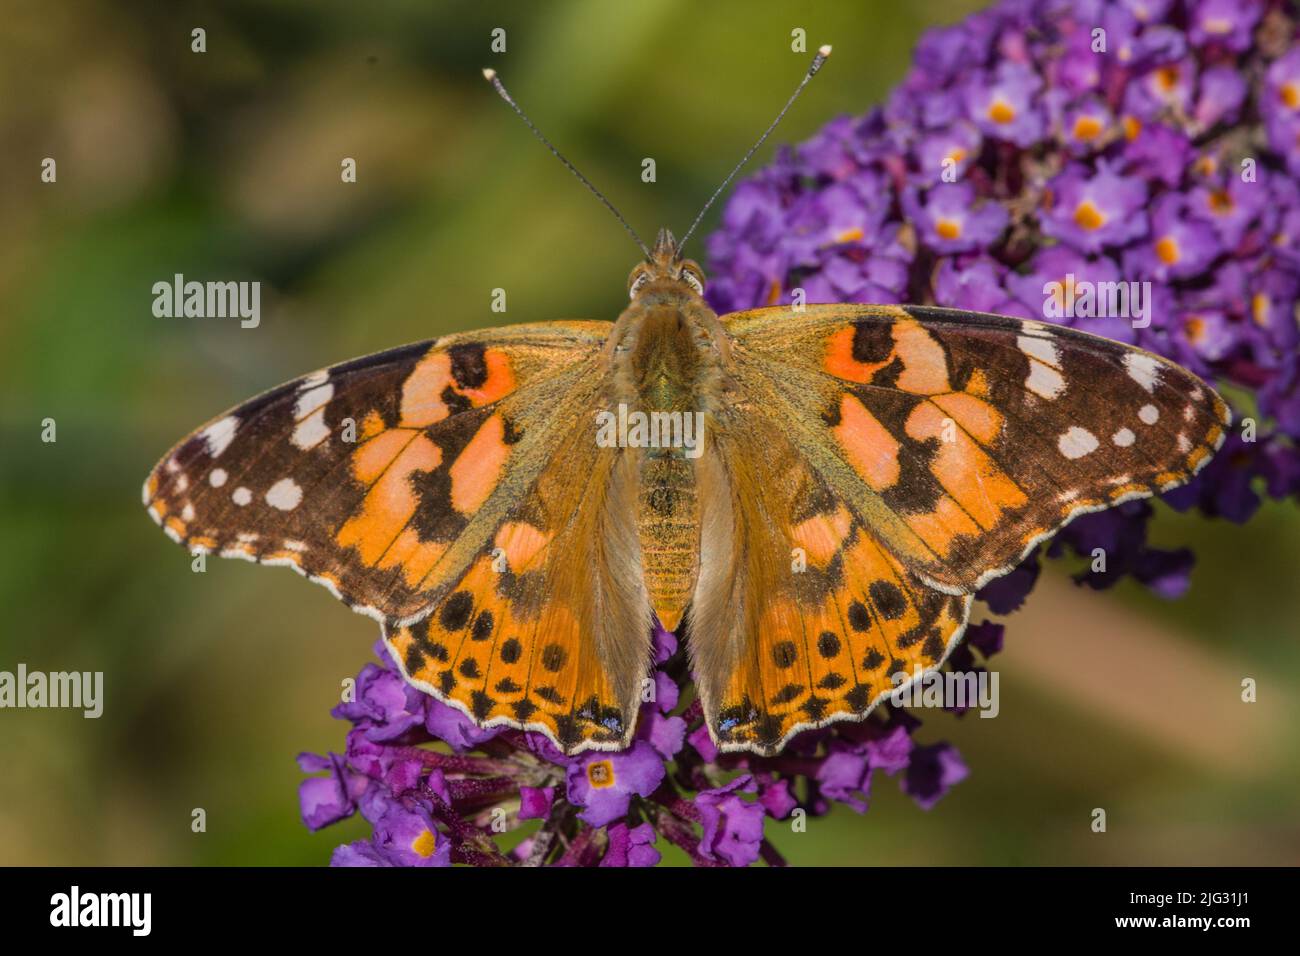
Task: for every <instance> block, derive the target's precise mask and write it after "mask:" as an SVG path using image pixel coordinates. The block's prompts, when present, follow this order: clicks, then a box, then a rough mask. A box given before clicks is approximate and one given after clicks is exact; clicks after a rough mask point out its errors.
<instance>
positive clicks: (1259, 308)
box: [709, 0, 1300, 613]
mask: <svg viewBox="0 0 1300 956" xmlns="http://www.w3.org/2000/svg"><path fill="white" fill-rule="evenodd" d="M1295 16H1296V10H1295V7H1294V6H1292V5H1290V4H1287V3H1285V2H1283V0H1183V2H1175V0H1007V2H1003V3H999V4H997V5H996V6H994V7H992V8H991V9H989V10H986V11H984V12H982V13H979V14H976V15H974V16H972V17H970V18H968V19H967V20H965V21H964V22H962V23H960V24H958V25H957V26H954V27H951V28H948V29H941V30H932V31H930V32H929V33H927V34H926V35H925V36H924V37H923V38H922V39H921V42H920V43H919V44H918V47H917V50H916V54H915V66H914V68H913V69H912V71H911V72H910V73H909V74H908V76H907V77H906V79H905V80H904V81H903V83H902V85H901V86H899V87H898V88H897V89H896V90H895V91H894V93H893V94H892V95H891V96H890V98H889V100H888V102H886V103H885V105H884V106H883V107H882V108H880V109H876V110H872V111H871V112H869V113H868V114H866V115H865V116H863V117H858V118H847V117H846V118H841V119H837V120H835V121H834V122H832V123H830V124H828V125H827V126H826V127H824V128H823V129H822V130H821V131H820V133H818V134H817V135H816V136H815V137H814V138H813V139H812V140H810V141H809V142H807V143H804V144H802V145H801V146H798V147H797V148H794V149H786V150H783V151H782V152H781V153H780V155H779V156H778V158H777V159H776V161H775V162H773V163H772V164H771V165H770V166H769V167H767V168H766V169H764V170H763V171H762V172H760V173H759V174H758V175H757V176H754V177H753V178H751V179H749V180H748V181H746V182H742V183H740V184H739V185H738V186H737V188H736V190H735V193H734V195H733V197H732V199H731V201H730V202H729V204H728V205H727V207H726V210H725V212H724V216H723V225H722V228H721V229H720V230H719V231H717V232H716V233H714V234H713V235H712V236H711V237H710V242H709V253H710V260H711V263H712V267H713V268H712V281H711V285H710V289H709V294H710V298H711V301H712V303H713V305H714V306H715V308H717V310H718V311H719V312H720V313H721V312H729V311H734V310H737V309H748V308H755V307H758V306H763V305H772V304H778V303H789V302H792V301H794V298H795V290H797V289H798V290H802V294H803V300H804V301H806V302H876V303H918V304H935V305H944V306H950V307H954V308H963V309H970V310H974V311H983V312H997V313H1001V314H1003V315H1012V316H1018V317H1021V318H1028V319H1037V320H1040V321H1043V320H1046V321H1052V322H1059V323H1062V324H1067V325H1075V326H1078V327H1079V328H1082V329H1084V330H1086V331H1090V332H1095V333H1097V334H1100V335H1105V336H1107V337H1108V338H1112V339H1117V340H1119V341H1121V342H1128V343H1131V344H1136V345H1139V346H1141V347H1142V348H1145V349H1148V350H1150V351H1153V352H1158V353H1160V354H1162V355H1166V356H1168V357H1170V358H1172V359H1174V360H1175V361H1177V362H1179V363H1180V364H1182V365H1184V366H1186V367H1187V368H1189V369H1191V370H1192V371H1194V372H1196V373H1197V374H1198V375H1201V376H1202V377H1203V378H1205V379H1207V380H1208V381H1210V382H1212V383H1214V384H1216V385H1218V386H1224V385H1228V386H1235V387H1236V388H1237V390H1238V391H1235V392H1229V396H1230V397H1236V396H1240V397H1243V398H1244V399H1246V400H1247V401H1248V402H1249V403H1251V404H1253V406H1254V407H1251V406H1250V405H1247V406H1246V407H1245V408H1244V409H1243V408H1242V407H1238V408H1236V409H1235V412H1236V414H1237V416H1238V417H1239V418H1240V417H1242V416H1243V414H1244V415H1246V416H1248V417H1251V419H1252V421H1251V424H1250V425H1249V426H1248V430H1246V431H1244V432H1243V431H1239V430H1234V432H1233V433H1232V434H1231V435H1230V436H1229V438H1228V440H1227V442H1226V444H1225V446H1224V448H1223V449H1222V450H1221V451H1220V453H1219V454H1218V455H1217V456H1216V458H1215V459H1214V460H1213V461H1212V462H1211V463H1210V465H1209V466H1208V467H1207V468H1206V469H1205V470H1204V471H1203V472H1202V473H1201V475H1200V476H1199V478H1198V479H1197V480H1196V481H1195V482H1193V483H1192V484H1190V485H1188V486H1185V487H1183V488H1180V489H1178V490H1176V491H1174V492H1171V493H1170V494H1167V495H1166V496H1165V500H1166V501H1168V502H1169V503H1170V504H1171V505H1173V506H1174V507H1176V508H1179V509H1180V510H1181V509H1187V508H1191V507H1200V508H1201V509H1202V510H1203V511H1205V512H1206V513H1209V514H1212V515H1220V516H1223V517H1226V518H1229V519H1231V520H1233V521H1238V522H1242V521H1245V520H1247V519H1248V518H1249V517H1250V516H1251V515H1252V514H1254V512H1255V510H1256V509H1257V508H1258V507H1259V505H1260V495H1259V490H1260V487H1261V485H1262V487H1263V490H1264V491H1265V492H1266V493H1267V494H1268V495H1270V496H1273V497H1276V498H1285V497H1288V496H1292V495H1295V494H1296V492H1297V490H1298V489H1300V453H1298V452H1297V449H1296V440H1297V439H1300V352H1298V351H1297V349H1296V344H1297V341H1298V340H1300V328H1298V326H1297V319H1296V302H1297V293H1298V291H1300V185H1297V177H1300V46H1298V45H1297V43H1296V35H1297V25H1296V21H1295V19H1294V18H1295ZM1071 277H1072V278H1071ZM1114 282H1123V283H1149V286H1147V288H1149V290H1150V301H1148V302H1145V303H1144V304H1143V305H1144V308H1143V311H1144V313H1145V314H1144V315H1142V316H1135V315H1128V316H1114V315H1111V316H1101V317H1096V316H1085V315H1083V313H1085V312H1088V311H1093V309H1094V308H1095V305H1096V303H1095V302H1094V303H1093V307H1092V308H1075V307H1074V306H1075V305H1076V304H1075V303H1074V302H1072V301H1068V300H1069V299H1071V292H1070V290H1071V289H1077V288H1082V287H1083V286H1084V285H1085V284H1091V286H1092V288H1094V289H1095V288H1096V287H1097V286H1098V285H1099V284H1101V283H1114ZM1053 283H1055V284H1056V285H1055V286H1053V285H1051V284H1053ZM1063 298H1064V299H1066V300H1067V301H1062V299H1063ZM1077 304H1078V305H1080V306H1082V305H1084V303H1083V302H1082V300H1080V302H1079V303H1077ZM1071 313H1073V315H1071ZM1137 326H1141V327H1137ZM1257 418H1258V419H1263V420H1264V421H1266V422H1268V423H1269V425H1268V427H1267V428H1265V427H1264V425H1263V423H1262V422H1258V421H1255V419H1257ZM1151 514H1152V510H1151V506H1150V504H1148V503H1146V502H1141V501H1137V502H1130V503H1128V504H1125V505H1122V506H1120V507H1118V508H1115V509H1112V510H1110V511H1106V512H1101V513H1098V514H1095V515H1090V516H1088V517H1086V518H1083V519H1080V520H1078V521H1076V522H1074V523H1073V524H1071V525H1070V526H1069V527H1068V528H1066V529H1065V530H1064V531H1063V532H1062V533H1061V534H1059V535H1058V536H1057V537H1056V538H1055V539H1054V540H1053V543H1052V545H1051V546H1050V548H1049V550H1048V553H1049V554H1051V555H1059V554H1061V553H1063V552H1066V551H1067V550H1074V551H1076V552H1078V553H1079V554H1083V555H1092V554H1094V553H1095V549H1099V548H1100V549H1103V551H1104V553H1105V555H1106V567H1105V570H1104V571H1092V570H1089V571H1086V572H1084V573H1083V574H1081V575H1080V579H1081V580H1083V581H1084V582H1085V583H1087V584H1089V585H1091V586H1092V587H1096V588H1105V587H1110V586H1111V585H1113V584H1115V583H1117V582H1118V581H1119V580H1121V579H1122V578H1123V577H1124V576H1126V575H1130V576H1132V577H1135V578H1137V579H1138V580H1140V581H1142V582H1143V583H1145V584H1147V585H1149V586H1151V587H1152V588H1153V589H1155V590H1156V591H1157V592H1158V593H1161V594H1163V595H1165V596H1168V597H1173V596H1177V595H1179V594H1181V593H1182V592H1183V591H1184V590H1185V589H1186V587H1187V584H1188V575H1189V573H1190V571H1191V567H1192V560H1193V559H1192V554H1191V552H1189V551H1187V550H1185V549H1181V550H1176V551H1165V550H1159V549H1155V548H1151V547H1148V546H1147V544H1146V540H1147V534H1146V528H1147V523H1148V520H1149V519H1150V517H1151ZM1038 567H1039V565H1038V556H1037V555H1035V556H1033V557H1031V558H1030V559H1029V560H1028V561H1027V562H1026V563H1025V564H1024V565H1023V566H1022V567H1021V568H1020V569H1019V570H1018V571H1017V572H1015V573H1013V574H1011V575H1009V576H1007V577H1006V578H1002V579H1000V580H999V581H997V582H995V583H994V584H993V585H991V586H990V587H989V588H987V589H986V591H985V592H984V593H982V594H981V597H983V598H985V599H986V600H987V602H988V603H989V606H990V607H991V608H993V610H995V611H998V612H1000V613H1005V612H1007V611H1010V610H1013V609H1015V608H1016V607H1017V606H1019V604H1020V603H1021V601H1022V600H1023V598H1024V595H1025V594H1026V593H1027V592H1028V591H1029V589H1030V588H1032V587H1033V584H1034V581H1035V579H1036V577H1037V574H1038Z"/></svg>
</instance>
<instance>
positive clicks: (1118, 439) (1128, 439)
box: [1110, 428, 1137, 448]
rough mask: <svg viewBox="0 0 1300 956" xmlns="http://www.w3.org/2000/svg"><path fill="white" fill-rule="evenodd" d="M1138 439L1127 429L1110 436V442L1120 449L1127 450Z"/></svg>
mask: <svg viewBox="0 0 1300 956" xmlns="http://www.w3.org/2000/svg"><path fill="white" fill-rule="evenodd" d="M1136 439H1137V436H1136V435H1134V434H1133V432H1132V431H1131V430H1129V429H1127V428H1121V429H1120V430H1119V431H1117V432H1116V433H1115V434H1113V435H1111V436H1110V440H1111V441H1113V442H1114V443H1115V444H1116V445H1118V446H1119V447H1120V448H1127V447H1128V446H1129V445H1131V444H1133V442H1134V441H1135V440H1136Z"/></svg>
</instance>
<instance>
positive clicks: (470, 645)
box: [384, 391, 652, 753]
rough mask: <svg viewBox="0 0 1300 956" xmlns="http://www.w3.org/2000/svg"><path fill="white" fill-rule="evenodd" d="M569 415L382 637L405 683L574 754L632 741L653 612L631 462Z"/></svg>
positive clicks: (585, 421)
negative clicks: (503, 509)
mask: <svg viewBox="0 0 1300 956" xmlns="http://www.w3.org/2000/svg"><path fill="white" fill-rule="evenodd" d="M590 394H591V396H592V398H591V400H592V401H593V402H594V396H595V392H594V391H593V392H592V393H590ZM556 414H557V418H564V417H565V416H564V414H563V411H562V410H558V409H557V410H556ZM568 420H569V425H568V428H567V430H565V431H564V432H563V433H562V434H560V435H558V436H557V440H556V445H555V450H554V453H553V454H552V456H551V458H550V461H549V462H548V464H547V466H546V467H545V469H544V470H543V471H542V473H541V474H540V475H539V477H538V479H537V480H536V482H534V483H533V485H532V486H531V487H530V488H529V493H528V494H527V495H525V496H524V497H523V498H521V499H520V500H519V501H518V503H517V504H516V505H515V506H514V507H513V508H512V509H511V510H510V512H509V513H508V514H507V515H506V518H505V520H504V521H503V522H501V524H500V525H499V526H498V528H497V531H496V533H495V535H494V537H493V538H492V540H491V541H488V542H485V543H484V545H483V546H482V547H480V548H479V550H478V553H477V554H476V555H475V557H474V559H473V561H472V563H471V564H470V566H469V568H468V569H467V570H466V572H465V573H464V574H463V575H462V576H461V577H460V578H459V579H458V580H457V581H456V583H455V585H454V587H453V588H452V589H451V590H450V592H449V593H447V594H446V595H445V596H443V597H441V598H440V599H439V600H438V602H437V603H436V604H435V605H434V606H433V607H432V608H431V609H430V612H429V613H427V614H423V615H421V616H419V617H418V618H417V619H416V620H414V621H405V622H398V621H389V622H387V623H386V624H385V628H384V636H385V639H386V641H387V642H388V646H389V648H390V649H391V650H392V652H393V656H394V658H395V659H396V660H397V661H398V662H399V664H400V665H401V667H402V669H403V671H404V673H405V674H406V676H407V679H408V680H410V681H411V682H412V683H413V684H415V685H416V686H417V687H420V688H422V689H424V690H426V691H428V692H429V693H432V694H433V695H434V696H436V697H438V698H439V699H441V700H443V701H445V702H447V703H449V704H452V705H454V706H456V707H458V708H460V709H461V710H462V711H464V712H465V713H466V714H468V715H469V716H471V717H472V718H473V719H474V720H475V722H476V723H478V724H480V725H481V726H486V727H493V726H497V725H507V726H514V727H521V728H524V729H527V730H537V731H540V732H542V733H545V734H546V735H547V736H548V737H550V738H551V739H552V740H553V741H554V742H555V743H556V744H557V745H558V746H559V747H560V748H561V749H562V750H564V751H565V752H566V753H577V752H579V751H582V750H587V749H600V750H612V749H618V748H620V747H624V746H626V745H627V744H628V742H629V741H630V740H631V735H632V732H633V730H634V728H635V720H636V713H637V707H638V705H639V702H640V694H641V690H642V688H641V682H642V680H643V679H644V678H645V676H646V674H647V672H648V668H649V664H650V635H651V625H652V618H651V612H650V599H649V595H648V594H647V593H646V587H645V583H644V580H643V574H642V566H641V553H640V546H639V543H638V541H637V537H636V525H635V514H636V510H635V509H636V488H637V484H636V472H635V469H634V467H633V466H634V460H633V459H632V458H631V457H630V456H628V455H626V454H623V453H621V451H620V450H619V449H614V448H600V447H598V446H597V444H596V442H595V441H594V438H593V436H594V421H593V419H592V417H591V415H590V414H584V413H577V412H576V411H575V413H574V414H573V415H572V416H571V417H569V419H568Z"/></svg>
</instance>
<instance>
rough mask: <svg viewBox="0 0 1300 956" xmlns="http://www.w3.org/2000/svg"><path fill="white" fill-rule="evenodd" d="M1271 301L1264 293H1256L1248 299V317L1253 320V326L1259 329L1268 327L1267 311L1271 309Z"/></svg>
mask: <svg viewBox="0 0 1300 956" xmlns="http://www.w3.org/2000/svg"><path fill="white" fill-rule="evenodd" d="M1272 306H1273V301H1272V300H1271V299H1270V298H1269V297H1268V294H1267V293H1265V292H1256V293H1255V294H1254V295H1253V296H1251V299H1250V317H1251V318H1252V319H1254V320H1255V324H1256V325H1258V326H1259V327H1260V328H1267V327H1268V310H1269V309H1270V308H1272Z"/></svg>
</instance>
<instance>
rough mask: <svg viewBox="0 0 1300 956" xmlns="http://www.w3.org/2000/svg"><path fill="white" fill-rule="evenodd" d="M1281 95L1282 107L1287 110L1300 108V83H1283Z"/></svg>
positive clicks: (1293, 81)
mask: <svg viewBox="0 0 1300 956" xmlns="http://www.w3.org/2000/svg"><path fill="white" fill-rule="evenodd" d="M1280 95H1281V97H1282V105H1283V106H1285V107H1286V108H1287V109H1289V110H1293V109H1296V108H1300V81H1296V80H1292V81H1291V82H1290V83H1283V84H1282V89H1281V90H1280Z"/></svg>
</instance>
